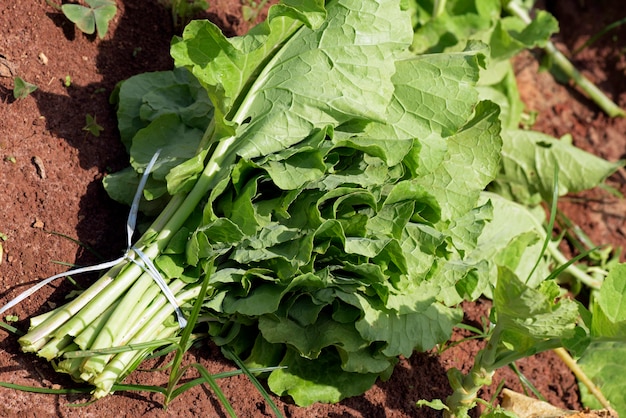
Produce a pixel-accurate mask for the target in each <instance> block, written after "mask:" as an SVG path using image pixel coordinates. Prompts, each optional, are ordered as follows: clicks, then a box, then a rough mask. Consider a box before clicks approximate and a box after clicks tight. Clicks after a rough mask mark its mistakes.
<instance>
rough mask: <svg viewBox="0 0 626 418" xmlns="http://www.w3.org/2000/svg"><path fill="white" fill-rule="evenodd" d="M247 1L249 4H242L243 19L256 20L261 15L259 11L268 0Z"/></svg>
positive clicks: (247, 20)
mask: <svg viewBox="0 0 626 418" xmlns="http://www.w3.org/2000/svg"><path fill="white" fill-rule="evenodd" d="M247 3H248V4H244V5H243V6H241V13H242V14H243V19H244V20H245V21H246V22H254V21H255V20H256V19H257V18H258V17H259V13H260V12H261V10H262V9H263V7H264V6H265V4H266V3H267V0H260V1H255V0H247Z"/></svg>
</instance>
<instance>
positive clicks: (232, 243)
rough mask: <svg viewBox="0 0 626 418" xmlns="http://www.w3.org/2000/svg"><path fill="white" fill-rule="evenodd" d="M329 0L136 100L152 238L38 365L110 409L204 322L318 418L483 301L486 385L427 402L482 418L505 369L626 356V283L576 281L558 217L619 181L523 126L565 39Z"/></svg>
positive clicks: (466, 384) (207, 31) (139, 171)
mask: <svg viewBox="0 0 626 418" xmlns="http://www.w3.org/2000/svg"><path fill="white" fill-rule="evenodd" d="M323 3H324V2H317V1H310V2H301V3H292V2H285V3H284V4H281V5H278V6H275V7H274V8H272V9H270V11H269V13H268V18H267V21H266V22H265V23H263V24H261V25H260V26H257V27H255V28H253V29H251V30H250V31H248V32H247V33H246V34H245V35H243V36H241V37H236V38H227V37H225V36H224V35H223V34H222V32H221V30H220V29H219V28H218V27H217V26H215V25H213V24H211V23H209V22H207V21H195V22H192V23H190V24H189V25H188V26H187V27H186V29H185V31H184V32H183V34H182V36H181V37H180V38H175V40H174V41H173V42H172V48H171V54H172V57H173V59H174V64H175V67H176V68H175V69H174V70H170V71H161V72H156V73H145V74H141V75H138V76H135V77H132V78H130V79H128V80H127V81H124V82H123V83H122V84H121V85H120V86H119V87H118V88H116V89H115V92H114V94H113V96H112V97H113V100H114V102H115V103H116V105H117V117H118V126H119V131H120V135H121V138H122V143H123V144H124V147H125V148H126V151H128V153H129V154H130V160H131V167H130V168H127V169H125V170H122V171H118V172H116V173H113V174H110V175H108V176H106V177H105V179H104V180H105V181H104V183H105V187H106V189H107V191H108V193H109V194H110V195H111V197H113V198H114V199H116V200H118V201H120V202H124V203H130V201H131V200H132V198H133V194H134V191H135V190H136V189H137V188H138V187H139V189H140V190H142V192H143V193H142V195H143V198H144V200H143V202H142V203H141V205H140V209H141V211H142V212H143V213H144V215H145V217H146V218H145V219H146V220H147V219H150V218H152V219H154V221H152V223H151V224H149V223H147V224H145V226H143V227H142V236H141V238H140V239H139V240H138V241H136V242H134V243H129V248H128V251H127V254H126V256H125V257H124V258H123V259H121V260H120V261H119V262H116V263H113V264H114V265H113V266H112V268H111V270H109V271H108V272H107V273H105V274H104V275H103V276H102V277H101V278H100V279H98V281H97V282H96V283H95V284H93V285H91V286H90V287H89V288H88V289H87V290H85V291H83V292H82V293H81V294H80V295H78V296H77V297H76V298H74V299H73V300H72V301H71V302H69V304H67V305H63V306H57V307H56V308H54V309H53V310H52V311H51V312H50V313H44V314H43V315H40V316H38V317H35V318H33V320H32V321H31V324H32V327H31V329H30V330H29V331H28V333H27V334H26V335H24V336H22V337H20V340H19V341H20V344H21V345H22V348H23V349H24V350H25V351H33V352H36V353H37V354H38V355H39V356H41V357H44V358H46V359H48V360H50V361H52V362H53V364H54V367H55V369H56V370H57V371H61V372H63V373H68V374H70V375H71V376H72V378H73V379H74V380H77V381H84V382H86V383H88V384H90V385H92V386H93V387H95V390H94V392H93V396H94V397H96V398H98V397H102V396H105V395H107V394H109V393H110V392H111V391H112V390H119V389H123V388H125V386H119V383H120V382H121V380H122V379H123V378H124V377H125V376H126V375H128V374H129V373H131V372H132V371H133V370H135V368H136V367H137V366H138V365H139V363H140V362H141V360H143V359H144V358H145V357H146V355H147V354H148V353H149V352H151V351H152V350H154V349H156V348H158V347H160V346H162V345H164V344H165V340H164V339H166V338H169V337H172V336H176V335H178V333H179V332H180V329H181V328H185V321H184V320H183V317H188V318H189V319H190V323H189V324H188V325H187V327H186V328H185V331H186V332H185V333H183V336H184V337H183V340H185V339H186V338H187V337H188V336H189V332H190V331H191V330H192V328H194V329H195V331H196V333H197V334H194V335H195V336H197V337H198V338H200V337H203V336H204V334H205V333H208V336H209V337H210V339H211V340H212V341H213V343H215V344H217V345H218V346H220V347H222V349H223V350H224V352H225V353H226V354H227V355H228V356H230V357H234V358H241V359H242V360H243V362H244V363H243V364H245V366H246V367H248V368H253V369H259V368H261V369H262V368H265V369H266V370H268V371H267V372H264V373H263V374H262V375H261V377H262V378H263V379H264V380H267V384H268V387H269V389H270V390H271V391H272V392H274V393H275V394H277V395H281V396H285V397H288V398H290V399H291V400H293V401H294V402H295V403H296V404H298V405H301V406H307V405H311V404H313V403H315V402H339V401H341V400H342V399H344V398H346V397H351V396H356V395H359V394H361V393H362V392H364V391H366V390H367V389H368V388H370V387H371V386H372V385H373V384H374V383H375V382H376V381H377V380H379V379H382V380H386V379H387V378H389V376H390V375H391V374H392V371H393V368H394V366H395V365H396V363H397V361H398V359H399V358H401V357H409V356H411V354H412V353H413V351H414V350H417V351H427V350H430V349H432V348H433V347H436V346H441V345H445V344H446V342H447V341H448V340H449V339H450V337H451V335H452V333H453V330H454V327H455V326H457V325H459V324H460V322H461V320H462V309H461V306H463V304H466V303H468V302H472V301H476V300H477V299H479V298H488V299H493V301H494V305H493V310H492V314H491V316H490V319H491V320H492V323H494V324H495V327H490V328H488V329H486V330H485V333H486V335H485V337H486V338H487V340H488V341H489V344H488V345H487V347H486V348H485V349H484V350H483V351H481V353H479V355H478V356H477V358H476V361H475V364H474V368H473V369H472V370H471V371H470V372H469V374H467V375H463V373H462V372H458V371H457V372H454V371H452V372H451V373H450V383H451V385H452V388H453V389H454V393H453V394H452V395H451V396H449V397H448V398H447V400H445V402H446V405H444V404H443V403H439V402H437V401H431V402H428V404H429V405H430V406H432V407H435V408H444V409H446V410H447V411H448V413H449V414H451V415H455V416H464V415H465V414H466V413H467V411H468V410H469V409H471V407H473V406H474V405H475V402H476V398H475V396H476V394H477V392H478V390H479V389H480V388H481V387H482V386H483V385H485V384H489V383H490V381H491V379H492V376H493V373H494V372H495V370H496V369H498V368H500V367H502V366H505V365H507V364H509V363H512V362H514V361H516V360H518V359H521V358H524V357H527V356H529V355H531V354H534V353H537V352H541V351H544V350H549V349H553V348H557V347H567V348H569V349H570V351H571V352H572V353H574V354H575V355H576V356H580V355H584V354H583V353H585V349H586V348H587V347H591V348H590V349H589V350H588V351H586V353H591V355H588V357H587V358H590V357H589V356H592V355H593V353H594V352H601V350H604V349H605V347H604V346H602V345H599V344H603V343H599V342H598V343H596V342H594V341H598V340H606V339H611V340H619V339H620V338H622V336H623V329H624V328H623V322H624V320H625V318H624V315H623V312H622V311H623V308H622V304H621V300H622V299H623V292H624V286H623V282H624V271H623V269H622V268H621V267H620V266H619V265H617V266H613V265H605V266H603V268H604V270H603V271H608V272H609V275H608V276H607V277H606V279H604V276H602V277H600V278H599V277H598V276H593V277H592V276H590V275H589V274H587V272H585V271H583V270H580V269H579V268H577V267H574V266H572V265H568V261H567V257H565V256H564V255H563V254H562V253H561V252H560V250H559V248H558V246H557V244H556V243H555V242H550V240H549V237H550V233H551V229H552V228H551V227H552V223H549V224H547V226H544V225H543V224H542V223H543V222H545V217H544V215H543V211H542V210H541V206H540V205H541V203H542V202H548V204H549V203H550V202H555V201H556V198H557V197H558V194H559V193H560V194H565V193H567V192H578V191H582V190H585V189H589V188H592V187H594V186H596V185H598V184H600V183H602V182H603V181H604V179H605V178H607V177H608V176H609V175H611V174H612V173H613V172H615V171H616V170H617V169H618V168H619V166H620V164H615V163H609V162H608V161H605V160H602V159H600V158H597V157H594V156H593V155H591V154H588V153H585V152H584V151H582V150H580V149H577V148H575V147H573V146H572V145H571V144H569V143H567V142H565V141H562V140H561V141H559V140H556V139H554V138H552V137H549V136H547V135H544V134H540V133H537V132H532V131H527V130H518V129H517V126H518V125H519V124H520V120H521V117H522V112H521V107H520V102H519V99H518V98H517V90H516V85H515V82H514V76H513V71H512V67H511V65H510V63H509V61H508V60H509V58H510V57H511V56H512V55H514V54H516V53H518V52H520V51H521V50H523V49H526V48H531V47H534V46H542V45H545V42H546V41H547V39H548V37H549V36H550V35H551V34H552V33H553V32H554V31H555V30H556V22H555V21H554V19H553V18H552V17H551V16H550V15H549V14H547V13H539V14H538V15H537V17H536V19H535V20H534V21H533V22H531V23H530V25H529V26H525V25H526V23H527V22H524V21H523V19H517V20H516V19H515V18H509V19H506V20H505V19H502V20H500V18H499V16H500V15H501V13H502V10H501V5H500V2H498V1H493V2H481V3H480V4H479V3H476V6H477V7H475V8H471V9H468V10H461V11H459V6H460V5H461V4H463V2H459V3H458V4H457V3H456V2H448V9H449V13H448V14H446V13H443V14H441V15H435V14H433V9H432V8H429V7H426V6H428V5H422V4H421V3H420V2H415V3H414V2H402V3H400V2H396V1H363V2H350V1H343V2H334V1H331V2H328V3H327V4H323ZM455 13H456V14H458V16H457V15H455ZM496 16H497V18H496ZM459 22H463V23H464V24H458V23H459ZM468 22H470V23H471V25H469V26H468V25H467V23H468ZM444 27H445V28H447V29H449V28H454V29H455V30H457V29H458V32H455V33H454V35H455V37H454V39H455V41H454V42H442V41H441V40H442V39H443V37H442V35H441V33H438V31H440V30H441V28H444ZM468 27H470V28H471V29H472V30H471V31H467V28H468ZM447 29H446V30H447ZM453 32H454V31H453ZM433 34H435V35H437V36H433ZM503 45H506V48H505V47H503ZM172 139H175V141H176V142H172ZM155 156H158V158H156V160H154V161H153V162H155V164H154V166H152V163H149V161H150V160H151V159H152V158H153V157H155ZM148 174H149V176H150V177H149V178H147V177H146V176H147V175H148ZM141 179H147V180H148V181H147V184H146V185H145V187H143V186H138V184H139V182H140V180H141ZM553 213H555V212H554V210H553ZM157 215H158V216H157ZM131 224H132V223H131ZM555 268H556V272H553V270H554V269H555ZM151 270H152V271H151ZM154 271H157V272H156V273H155V272H154ZM551 272H552V273H551ZM557 273H563V275H562V276H565V277H570V278H573V281H574V282H576V283H579V282H580V283H583V284H584V285H585V286H588V287H591V288H594V290H593V292H594V293H593V295H592V300H591V303H590V304H589V305H586V306H585V305H581V304H576V302H574V301H573V300H571V299H570V298H569V297H564V294H563V290H564V288H562V287H560V286H559V284H563V282H561V281H559V280H562V279H561V276H559V275H558V274H557ZM159 277H160V278H162V279H163V280H164V281H165V282H167V285H163V284H161V285H159V284H157V283H156V280H155V279H156V278H159ZM603 279H604V281H605V286H602V285H601V282H602V281H603ZM570 283H571V282H570ZM168 289H169V290H168ZM169 291H171V292H172V294H173V295H175V297H176V298H177V302H176V304H180V308H181V309H182V312H177V315H176V316H173V315H172V312H173V311H174V305H175V304H173V303H171V302H170V301H168V300H167V298H166V297H165V296H166V295H167V294H168V292H169ZM198 314H199V316H198ZM194 338H195V337H194ZM205 338H206V337H205ZM199 340H200V341H203V339H202V338H200V339H199ZM167 341H168V342H172V341H173V342H174V343H175V344H176V342H180V340H177V339H174V340H167ZM204 344H207V342H206V341H205V342H204ZM590 344H591V345H590ZM611 344H616V343H615V342H612V343H611ZM119 346H122V347H124V346H126V347H127V348H126V349H124V348H122V351H121V352H117V351H111V352H107V351H106V350H107V349H109V348H111V347H119ZM140 346H141V347H142V349H141V350H138V351H137V350H136V349H137V348H138V347H140ZM128 347H130V348H128ZM613 349H619V346H617V347H613ZM102 350H105V351H104V352H103V351H102ZM181 350H183V349H182V348H181ZM177 359H178V358H177ZM582 360H583V363H584V360H585V357H583V358H582ZM588 361H590V362H591V363H592V364H593V363H594V362H593V360H588ZM175 364H177V362H176V361H175ZM239 364H241V363H239ZM243 364H241V365H242V367H243ZM274 367H278V368H274ZM176 371H177V370H176V368H174V373H173V376H174V377H173V378H172V379H170V383H169V385H168V386H167V390H166V391H165V395H166V398H165V399H166V402H169V401H171V400H172V399H173V397H174V396H175V394H178V393H180V392H175V388H176V385H177V384H178V383H179V381H178V380H177V379H178V378H179V377H180V376H179V375H178V374H177V373H176ZM197 382H202V380H199V381H197ZM204 383H208V382H206V381H205V382H204ZM468 394H469V396H468ZM417 400H419V399H415V400H414V401H417ZM442 400H443V399H442ZM616 402H619V400H617V401H616ZM416 413H419V412H416ZM425 413H426V412H425ZM495 413H499V412H494V414H495Z"/></svg>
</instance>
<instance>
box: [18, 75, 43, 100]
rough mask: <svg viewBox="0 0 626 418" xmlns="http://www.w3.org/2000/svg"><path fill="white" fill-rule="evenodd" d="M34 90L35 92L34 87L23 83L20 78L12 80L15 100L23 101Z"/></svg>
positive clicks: (35, 88) (35, 87)
mask: <svg viewBox="0 0 626 418" xmlns="http://www.w3.org/2000/svg"><path fill="white" fill-rule="evenodd" d="M35 90H37V86H36V85H34V84H31V83H29V82H27V81H24V80H23V79H22V78H20V77H15V78H14V79H13V97H15V98H16V99H23V98H25V97H27V96H28V95H29V94H31V93H32V92H34V91H35Z"/></svg>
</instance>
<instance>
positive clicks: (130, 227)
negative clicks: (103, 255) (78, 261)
mask: <svg viewBox="0 0 626 418" xmlns="http://www.w3.org/2000/svg"><path fill="white" fill-rule="evenodd" d="M160 153H161V150H158V151H157V152H156V153H155V154H154V156H153V157H152V159H151V160H150V162H149V163H148V165H147V166H146V169H145V171H144V172H143V175H142V176H141V180H140V181H139V186H138V187H137V191H136V192H135V197H134V198H133V203H132V205H131V207H130V212H129V214H128V220H127V221H126V238H127V245H126V251H125V252H124V255H123V256H121V257H120V258H118V259H116V260H113V261H108V262H105V263H100V264H97V265H95V266H89V267H81V268H77V269H73V270H69V271H66V272H64V273H59V274H55V275H54V276H51V277H48V278H47V279H45V280H42V281H40V282H39V283H37V284H36V285H34V286H32V287H30V288H28V289H27V290H26V291H24V292H22V293H20V294H19V295H18V296H17V297H15V298H14V299H12V300H11V301H10V302H9V303H7V304H6V305H4V306H3V307H2V308H0V315H2V314H3V313H4V312H6V311H8V310H9V309H11V308H12V307H14V306H16V305H17V304H18V303H20V302H22V301H23V300H24V299H26V298H28V297H29V296H30V295H32V294H33V293H35V292H37V291H38V290H39V289H41V288H42V287H44V286H46V285H48V284H49V283H51V282H53V281H55V280H56V279H60V278H61V277H67V276H71V275H74V274H82V273H87V272H91V271H99V270H105V269H109V268H111V267H114V266H116V265H117V264H118V263H120V262H122V261H124V260H129V261H131V262H133V263H135V264H137V265H138V266H139V267H141V269H142V270H143V271H144V272H146V273H148V274H149V275H150V276H152V278H153V279H154V281H155V282H156V284H157V285H158V286H159V288H160V289H161V292H163V294H164V295H165V297H166V298H167V300H168V301H169V303H170V304H171V305H172V306H173V307H174V312H175V313H176V317H177V319H178V324H179V326H180V327H181V328H184V327H185V325H187V320H186V319H185V316H184V314H183V312H182V311H181V309H180V307H179V306H178V302H176V297H175V296H174V294H173V293H172V291H171V290H170V288H169V287H168V286H167V283H165V280H164V279H163V276H161V273H159V271H158V270H157V268H156V267H155V265H154V263H152V260H150V259H149V258H148V257H147V256H146V255H145V254H144V253H143V252H142V251H140V250H139V249H138V248H136V247H135V246H133V245H132V238H133V234H134V232H135V225H136V224H137V212H138V211H139V201H140V200H141V195H142V193H143V189H144V187H145V186H146V182H147V181H148V176H149V175H150V171H151V170H152V167H154V164H155V163H156V161H157V158H158V157H159V154H160ZM131 251H132V252H134V253H135V254H137V256H138V257H139V260H135V259H134V258H133V257H131V256H130V253H131Z"/></svg>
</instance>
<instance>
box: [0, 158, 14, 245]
mask: <svg viewBox="0 0 626 418" xmlns="http://www.w3.org/2000/svg"><path fill="white" fill-rule="evenodd" d="M4 161H6V162H7V163H13V164H15V163H16V162H17V160H16V159H15V157H14V156H12V155H7V156H6V157H4ZM0 238H2V234H0Z"/></svg>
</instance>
